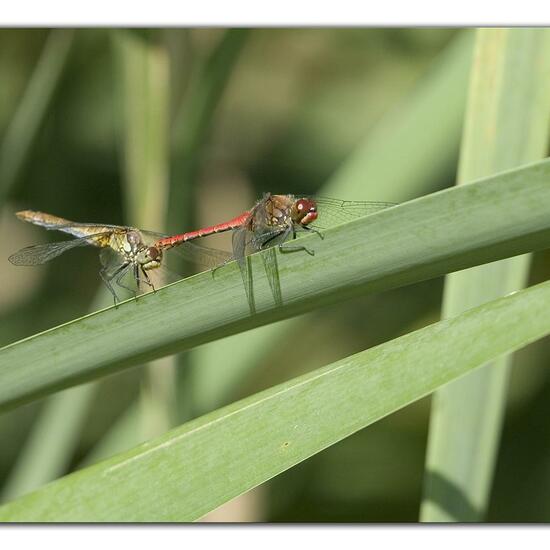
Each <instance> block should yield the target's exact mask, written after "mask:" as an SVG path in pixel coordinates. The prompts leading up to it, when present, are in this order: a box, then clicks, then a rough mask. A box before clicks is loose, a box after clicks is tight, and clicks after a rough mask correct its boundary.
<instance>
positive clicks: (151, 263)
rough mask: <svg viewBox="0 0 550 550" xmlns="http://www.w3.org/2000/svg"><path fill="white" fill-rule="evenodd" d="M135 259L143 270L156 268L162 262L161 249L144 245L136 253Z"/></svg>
mask: <svg viewBox="0 0 550 550" xmlns="http://www.w3.org/2000/svg"><path fill="white" fill-rule="evenodd" d="M137 261H138V263H139V264H140V265H141V266H142V267H143V269H145V270H149V269H156V268H157V267H160V264H161V262H162V250H161V249H160V248H157V247H156V246H144V247H143V249H142V250H140V252H139V253H138V255H137Z"/></svg>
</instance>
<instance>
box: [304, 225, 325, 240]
mask: <svg viewBox="0 0 550 550" xmlns="http://www.w3.org/2000/svg"><path fill="white" fill-rule="evenodd" d="M304 230H305V231H312V232H313V233H315V234H316V235H319V238H320V239H321V240H323V239H324V238H325V236H324V235H323V234H322V233H321V232H320V231H319V230H318V229H315V228H314V227H309V226H308V225H304Z"/></svg>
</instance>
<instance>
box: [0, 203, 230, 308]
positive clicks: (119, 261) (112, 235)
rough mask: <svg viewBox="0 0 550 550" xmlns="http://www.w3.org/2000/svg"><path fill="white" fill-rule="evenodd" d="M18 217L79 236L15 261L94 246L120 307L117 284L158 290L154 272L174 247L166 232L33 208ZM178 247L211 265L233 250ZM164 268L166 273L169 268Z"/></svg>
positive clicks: (33, 261)
mask: <svg viewBox="0 0 550 550" xmlns="http://www.w3.org/2000/svg"><path fill="white" fill-rule="evenodd" d="M16 216H17V217H18V218H19V219H20V220H23V221H26V222H29V223H33V224H35V225H39V226H42V227H45V228H46V229H50V230H57V231H62V232H64V233H68V234H70V235H72V236H73V237H76V238H75V239H71V240H67V241H60V242H53V243H46V244H38V245H33V246H28V247H25V248H22V249H21V250H19V251H18V252H15V253H14V254H12V255H11V256H10V257H9V258H8V259H9V261H10V262H11V263H12V264H14V265H22V266H34V265H40V264H44V263H46V262H49V261H50V260H53V259H54V258H56V257H58V256H60V255H61V254H63V253H65V252H67V251H68V250H72V249H73V248H76V247H79V246H86V245H90V246H95V247H97V248H100V249H101V251H100V262H101V269H100V271H99V274H100V276H101V278H102V280H103V282H104V283H105V285H106V286H107V288H108V289H109V291H110V292H111V294H112V296H113V299H114V303H115V306H117V301H118V296H117V293H116V291H115V288H114V284H115V285H117V286H119V287H121V288H125V289H127V290H129V291H130V292H132V293H134V296H137V292H136V289H137V291H139V290H140V286H141V284H142V283H143V284H145V285H147V286H148V287H150V288H151V289H152V290H153V291H155V290H156V289H155V286H154V284H153V282H152V281H151V277H150V275H151V273H152V272H153V271H154V270H159V268H161V266H163V264H164V263H165V259H164V251H165V250H166V249H168V248H171V246H168V245H163V244H162V242H163V241H165V237H166V236H165V235H162V234H160V233H154V232H151V231H144V230H141V229H137V228H135V227H129V226H121V225H106V224H98V223H79V222H73V221H70V220H67V219H65V218H60V217H58V216H54V215H52V214H45V213H43V212H36V211H33V210H23V211H21V212H17V213H16ZM178 249H179V252H180V253H181V255H182V256H183V257H184V258H185V259H186V260H188V261H193V262H198V263H200V264H202V265H204V266H206V267H208V268H213V267H217V266H220V265H223V264H225V263H227V261H229V259H230V258H231V254H229V253H225V252H223V251H221V250H215V249H212V248H207V247H204V246H199V245H197V244H195V243H185V244H184V245H183V246H182V247H178ZM163 269H164V271H165V272H166V269H165V268H163ZM128 274H131V275H132V276H133V279H134V282H135V287H136V288H130V287H128V286H127V285H126V284H125V283H124V278H125V277H126V276H127V275H128Z"/></svg>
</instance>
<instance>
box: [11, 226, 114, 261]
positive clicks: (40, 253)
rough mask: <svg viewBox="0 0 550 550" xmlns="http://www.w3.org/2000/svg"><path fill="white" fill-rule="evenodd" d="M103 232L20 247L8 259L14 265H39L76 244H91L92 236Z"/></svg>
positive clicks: (92, 241) (98, 235)
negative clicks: (68, 239)
mask: <svg viewBox="0 0 550 550" xmlns="http://www.w3.org/2000/svg"><path fill="white" fill-rule="evenodd" d="M104 235H105V233H98V234H96V235H91V236H87V237H81V238H80V239H72V240H70V241H61V242H57V243H45V244H37V245H34V246H27V247H26V248H22V249H21V250H19V251H18V252H15V254H12V255H11V256H10V257H9V258H8V260H9V261H10V262H11V263H12V264H14V265H40V264H45V263H46V262H49V261H50V260H53V259H54V258H57V257H58V256H60V255H61V254H63V253H64V252H66V251H67V250H71V249H73V248H76V247H77V246H85V245H93V244H94V237H101V236H104Z"/></svg>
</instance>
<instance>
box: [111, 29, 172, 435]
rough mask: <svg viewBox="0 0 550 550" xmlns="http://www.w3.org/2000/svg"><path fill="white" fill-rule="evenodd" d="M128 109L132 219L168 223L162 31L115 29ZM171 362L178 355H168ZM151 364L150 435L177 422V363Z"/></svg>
mask: <svg viewBox="0 0 550 550" xmlns="http://www.w3.org/2000/svg"><path fill="white" fill-rule="evenodd" d="M113 43H114V51H115V54H116V58H117V61H118V67H119V70H118V71H117V74H118V75H120V78H119V83H118V84H119V86H118V87H119V101H120V104H121V109H120V110H121V112H122V113H123V120H122V128H123V139H122V151H123V158H124V183H125V185H124V191H125V192H124V199H125V202H126V210H127V220H128V223H129V224H130V225H133V226H135V227H145V228H155V229H156V230H162V229H164V228H165V226H166V223H165V218H166V213H167V205H168V192H169V185H168V182H169V164H170V147H169V140H170V86H171V84H170V64H169V53H168V48H167V45H166V44H165V42H164V40H163V34H162V31H158V30H153V31H147V32H145V33H138V32H133V31H131V30H117V31H113ZM167 361H169V363H173V361H171V360H169V359H167ZM156 367H157V365H148V366H147V373H146V376H145V377H144V380H143V388H142V398H141V409H142V427H143V429H145V430H147V433H145V434H144V435H145V436H146V438H149V437H153V436H155V435H158V434H160V433H163V432H165V431H166V430H168V429H169V428H171V427H172V426H173V425H174V421H175V418H176V394H175V391H174V384H173V380H174V378H175V372H174V365H173V364H167V365H163V368H156Z"/></svg>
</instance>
